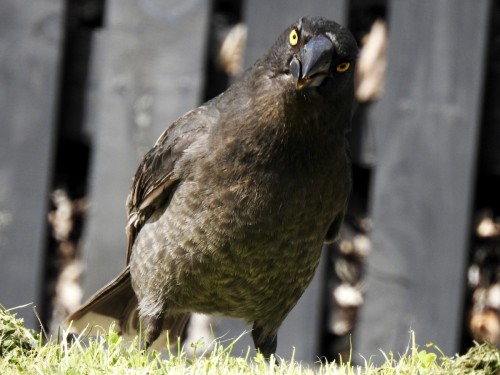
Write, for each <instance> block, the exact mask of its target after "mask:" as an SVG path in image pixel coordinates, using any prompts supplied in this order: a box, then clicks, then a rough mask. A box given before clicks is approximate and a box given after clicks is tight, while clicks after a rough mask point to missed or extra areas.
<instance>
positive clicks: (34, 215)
mask: <svg viewBox="0 0 500 375" xmlns="http://www.w3.org/2000/svg"><path fill="white" fill-rule="evenodd" d="M62 11H63V5H62V1H49V0H43V1H36V2H25V1H23V2H20V1H16V0H5V1H2V2H0V71H1V72H2V74H1V75H0V87H2V89H1V90H0V112H1V113H2V125H1V126H0V286H1V287H0V304H2V305H3V306H5V307H6V308H10V307H15V306H19V305H22V304H26V303H30V302H34V303H35V304H36V305H40V304H41V303H42V299H41V298H42V292H43V276H44V275H43V266H44V255H45V254H44V250H45V241H46V230H47V221H46V220H47V216H46V215H47V205H48V202H49V197H48V191H49V186H50V183H51V175H52V145H53V143H54V130H55V108H56V107H55V104H56V103H55V101H56V98H57V95H58V92H57V89H58V75H57V74H58V68H59V56H60V49H61V26H62V13H63V12H62ZM18 315H19V316H21V317H23V318H24V319H25V323H26V325H27V326H28V327H33V328H34V327H36V326H38V324H37V320H36V318H35V316H34V315H33V314H32V313H31V309H21V310H19V312H18Z"/></svg>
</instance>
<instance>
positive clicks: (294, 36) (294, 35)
mask: <svg viewBox="0 0 500 375" xmlns="http://www.w3.org/2000/svg"><path fill="white" fill-rule="evenodd" d="M288 41H289V42H290V45H292V46H296V45H297V43H298V42H299V33H298V31H297V29H292V31H290V35H288Z"/></svg>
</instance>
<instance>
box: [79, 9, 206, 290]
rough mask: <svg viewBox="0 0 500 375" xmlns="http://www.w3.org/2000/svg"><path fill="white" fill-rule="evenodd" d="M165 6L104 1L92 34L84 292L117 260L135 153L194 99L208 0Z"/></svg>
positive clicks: (121, 261)
mask: <svg viewBox="0 0 500 375" xmlns="http://www.w3.org/2000/svg"><path fill="white" fill-rule="evenodd" d="M188 3H189V4H188ZM168 5H169V6H168V7H167V6H166V5H165V6H164V5H162V4H161V2H154V1H153V2H151V1H146V0H141V1H133V0H119V1H118V0H111V1H108V2H107V4H106V7H107V9H106V12H105V14H106V17H107V19H106V22H105V28H104V29H103V30H102V31H101V32H100V33H98V34H97V35H96V37H95V54H94V59H93V62H92V72H91V79H90V84H89V106H88V111H87V118H88V120H87V126H88V128H89V129H90V130H91V132H92V133H93V138H94V140H95V141H94V145H93V161H92V165H91V172H90V181H91V182H90V193H89V199H90V200H89V207H90V209H89V213H88V216H87V229H86V231H85V246H84V251H83V256H82V260H83V263H84V266H85V273H84V282H83V288H84V294H85V296H89V295H91V294H93V293H94V292H95V291H96V290H98V289H99V288H101V287H102V286H103V285H105V284H106V283H107V282H108V281H110V280H111V279H112V278H113V277H114V276H115V275H117V274H118V273H119V272H120V271H121V270H122V269H123V268H124V266H125V254H126V236H125V232H124V228H125V223H126V211H125V200H126V196H127V194H128V190H129V188H130V185H131V183H132V177H133V175H134V173H135V170H136V169H137V166H138V164H139V161H140V158H141V157H142V156H143V154H144V153H145V152H146V151H147V150H148V149H149V148H150V147H152V145H153V144H154V142H155V140H156V139H157V138H158V136H159V135H160V134H161V132H162V131H163V130H164V129H166V128H167V126H169V125H170V124H171V123H172V122H173V121H174V120H175V119H176V118H177V117H179V116H181V115H182V114H183V113H184V112H186V111H188V110H189V109H192V108H194V107H196V106H197V105H198V104H199V98H200V92H201V86H202V72H203V56H204V48H205V47H204V45H205V42H206V37H205V34H206V28H207V14H208V1H202V0H197V1H188V2H183V1H181V0H179V1H178V2H168ZM152 6H153V8H151V7H152Z"/></svg>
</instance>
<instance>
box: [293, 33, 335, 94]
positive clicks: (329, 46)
mask: <svg viewBox="0 0 500 375" xmlns="http://www.w3.org/2000/svg"><path fill="white" fill-rule="evenodd" d="M333 52H334V47H333V43H332V42H331V41H330V39H328V38H327V37H325V36H323V35H320V36H317V37H314V38H312V39H311V40H310V41H309V42H307V43H306V45H305V46H304V47H303V48H302V50H301V51H300V52H299V55H298V56H294V57H293V59H292V61H291V62H290V71H291V73H292V75H293V76H294V77H295V78H297V89H299V90H301V89H302V88H304V87H316V86H319V85H320V84H321V83H322V82H323V79H325V77H326V76H327V75H328V71H329V69H330V63H331V61H332V57H333Z"/></svg>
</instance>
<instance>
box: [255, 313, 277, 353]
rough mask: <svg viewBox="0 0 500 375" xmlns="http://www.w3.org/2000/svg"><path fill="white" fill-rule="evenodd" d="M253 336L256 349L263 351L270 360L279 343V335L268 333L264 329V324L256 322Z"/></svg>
mask: <svg viewBox="0 0 500 375" xmlns="http://www.w3.org/2000/svg"><path fill="white" fill-rule="evenodd" d="M252 338H253V343H254V345H255V349H257V350H258V351H259V352H261V353H262V355H263V356H264V358H265V359H267V360H269V359H270V357H271V354H274V353H276V345H277V344H278V335H277V334H276V333H274V332H272V333H267V332H265V331H264V330H263V329H262V326H260V325H258V323H257V322H254V324H253V329H252Z"/></svg>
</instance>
